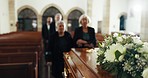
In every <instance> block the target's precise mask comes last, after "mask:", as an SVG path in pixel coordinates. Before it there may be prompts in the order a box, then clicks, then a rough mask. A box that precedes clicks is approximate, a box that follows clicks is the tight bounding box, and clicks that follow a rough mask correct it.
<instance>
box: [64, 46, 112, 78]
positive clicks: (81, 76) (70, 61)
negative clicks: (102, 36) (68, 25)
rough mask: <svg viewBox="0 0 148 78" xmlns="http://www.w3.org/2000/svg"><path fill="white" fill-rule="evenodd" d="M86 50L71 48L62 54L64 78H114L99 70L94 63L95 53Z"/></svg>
mask: <svg viewBox="0 0 148 78" xmlns="http://www.w3.org/2000/svg"><path fill="white" fill-rule="evenodd" d="M88 51H89V49H87V48H72V50H71V51H70V52H65V53H64V60H65V76H66V77H67V78H114V77H113V76H112V75H110V74H109V73H108V72H106V71H104V70H101V69H100V66H98V65H97V63H96V60H97V59H96V58H97V52H95V51H93V52H88Z"/></svg>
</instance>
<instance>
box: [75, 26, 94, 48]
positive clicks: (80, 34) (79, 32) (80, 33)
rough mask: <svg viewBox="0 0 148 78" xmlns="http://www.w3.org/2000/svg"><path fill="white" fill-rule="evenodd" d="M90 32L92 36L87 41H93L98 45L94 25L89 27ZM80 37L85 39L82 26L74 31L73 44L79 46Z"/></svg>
mask: <svg viewBox="0 0 148 78" xmlns="http://www.w3.org/2000/svg"><path fill="white" fill-rule="evenodd" d="M88 34H89V36H90V39H89V40H88V41H87V42H88V43H92V44H93V45H94V46H96V37H95V30H94V28H92V27H88ZM78 39H82V40H83V30H82V27H79V28H76V29H75V32H74V37H73V45H74V47H75V48H77V47H78V45H77V44H76V42H77V40H78ZM81 48H83V46H82V47H81Z"/></svg>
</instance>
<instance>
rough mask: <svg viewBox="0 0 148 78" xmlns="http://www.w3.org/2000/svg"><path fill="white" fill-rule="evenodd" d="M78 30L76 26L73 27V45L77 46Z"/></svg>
mask: <svg viewBox="0 0 148 78" xmlns="http://www.w3.org/2000/svg"><path fill="white" fill-rule="evenodd" d="M78 34H79V30H78V28H76V29H75V32H74V37H73V47H77V44H76V42H77V40H78V39H79V35H78Z"/></svg>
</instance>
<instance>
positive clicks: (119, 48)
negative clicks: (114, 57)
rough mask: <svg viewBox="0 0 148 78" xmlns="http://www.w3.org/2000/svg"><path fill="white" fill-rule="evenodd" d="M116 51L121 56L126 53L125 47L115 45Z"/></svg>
mask: <svg viewBox="0 0 148 78" xmlns="http://www.w3.org/2000/svg"><path fill="white" fill-rule="evenodd" d="M116 49H117V50H118V51H119V52H120V53H122V54H123V53H124V52H126V47H124V46H122V45H121V44H116Z"/></svg>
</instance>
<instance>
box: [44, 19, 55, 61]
mask: <svg viewBox="0 0 148 78" xmlns="http://www.w3.org/2000/svg"><path fill="white" fill-rule="evenodd" d="M51 23H52V17H48V18H47V23H46V24H44V25H43V26H42V39H43V44H44V54H45V59H46V61H49V60H51V51H49V48H50V47H49V42H50V38H51V35H52V34H53V33H55V32H56V30H55V26H54V25H53V24H51Z"/></svg>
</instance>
